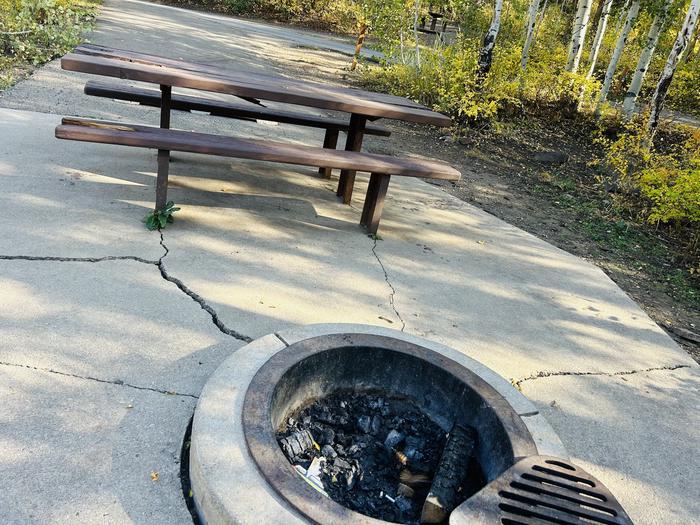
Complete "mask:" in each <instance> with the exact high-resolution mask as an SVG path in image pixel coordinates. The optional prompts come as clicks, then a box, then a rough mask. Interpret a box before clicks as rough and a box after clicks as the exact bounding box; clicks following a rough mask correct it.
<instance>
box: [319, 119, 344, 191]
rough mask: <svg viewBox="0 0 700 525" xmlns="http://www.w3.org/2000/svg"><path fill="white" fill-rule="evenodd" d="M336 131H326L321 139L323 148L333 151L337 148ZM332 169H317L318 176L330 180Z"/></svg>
mask: <svg viewBox="0 0 700 525" xmlns="http://www.w3.org/2000/svg"><path fill="white" fill-rule="evenodd" d="M338 133H339V131H338V130H337V129H327V130H326V135H325V136H324V137H323V147H324V148H327V149H335V148H336V146H338ZM332 172H333V168H318V174H319V175H321V177H323V178H324V179H330V178H331V173H332Z"/></svg>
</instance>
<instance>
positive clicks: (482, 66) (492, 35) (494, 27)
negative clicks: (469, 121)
mask: <svg viewBox="0 0 700 525" xmlns="http://www.w3.org/2000/svg"><path fill="white" fill-rule="evenodd" d="M502 11H503V0H496V4H495V5H494V9H493V19H492V20H491V26H490V27H489V30H488V31H487V32H486V35H485V36H484V42H483V44H482V46H481V51H480V52H479V71H478V73H477V77H476V82H477V87H479V86H480V85H481V83H482V82H483V81H484V79H485V78H486V75H487V74H488V72H489V71H491V64H492V63H493V48H494V47H495V46H496V37H498V31H499V30H500V28H501V12H502Z"/></svg>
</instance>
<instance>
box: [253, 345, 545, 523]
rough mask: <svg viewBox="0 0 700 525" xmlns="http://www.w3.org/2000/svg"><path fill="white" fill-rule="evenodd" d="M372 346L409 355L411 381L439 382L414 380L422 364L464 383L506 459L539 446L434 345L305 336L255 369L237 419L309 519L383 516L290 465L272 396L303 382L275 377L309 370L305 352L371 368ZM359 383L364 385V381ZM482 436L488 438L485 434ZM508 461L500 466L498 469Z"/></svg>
mask: <svg viewBox="0 0 700 525" xmlns="http://www.w3.org/2000/svg"><path fill="white" fill-rule="evenodd" d="M374 351H380V352H382V353H383V356H384V357H387V356H389V355H393V356H395V357H396V359H398V360H403V359H406V360H409V361H410V362H411V363H414V364H416V366H414V368H412V369H411V370H412V373H414V374H419V375H418V376H416V377H414V382H416V383H415V384H421V388H430V389H432V390H433V391H434V390H439V389H441V388H442V387H443V385H439V384H435V385H433V384H428V385H426V384H423V383H419V382H420V381H421V377H420V372H419V371H425V370H435V371H436V373H439V374H444V376H445V377H449V378H450V382H451V384H452V385H453V386H454V383H453V382H457V384H462V385H464V387H463V391H462V392H463V395H468V396H475V398H476V399H478V400H479V401H478V402H476V404H475V405H474V407H476V408H475V410H476V411H478V412H480V413H483V414H488V416H489V418H488V427H489V428H488V430H490V431H493V432H495V431H496V430H498V431H499V432H502V433H504V435H505V436H507V440H506V442H507V444H508V445H507V447H505V448H504V449H503V450H501V452H502V453H503V458H502V459H503V461H504V462H505V463H508V466H509V465H512V464H513V463H514V462H515V461H516V459H517V458H519V457H523V456H529V455H532V454H535V453H536V450H537V449H536V447H535V443H534V442H533V440H532V438H531V436H530V434H529V433H528V431H527V429H526V427H525V425H524V423H523V422H522V420H521V419H520V417H519V416H518V415H517V414H516V413H515V411H514V410H513V409H512V408H511V407H510V405H509V404H508V402H507V401H506V400H505V399H504V398H503V397H502V396H501V395H500V394H498V392H496V391H495V390H494V389H493V388H492V387H491V386H490V385H488V384H487V383H486V382H485V381H484V380H482V379H481V378H480V377H478V376H477V375H476V374H474V373H473V372H471V371H470V370H468V369H466V368H464V367H463V366H461V365H459V364H458V363H456V362H454V361H452V360H451V359H448V358H446V357H444V356H443V355H441V354H439V353H437V352H434V351H431V350H428V349H426V348H424V347H421V346H417V345H414V344H412V343H409V342H405V341H400V340H397V339H393V338H389V337H383V336H376V335H369V334H338V335H328V336H321V337H316V338H312V339H307V340H304V341H302V342H299V343H296V344H293V345H291V346H289V347H288V348H286V349H284V350H282V351H280V352H278V353H277V354H275V355H274V356H273V357H272V358H271V359H270V360H269V361H268V362H267V363H266V364H265V365H264V366H263V367H262V368H261V369H260V370H259V371H258V373H257V374H256V375H255V377H254V378H253V381H252V382H251V384H250V386H249V388H248V390H247V392H246V397H245V402H244V408H243V421H242V423H243V429H244V435H245V439H246V442H247V445H248V449H249V451H250V453H251V455H252V457H253V459H254V460H255V462H256V464H257V466H258V468H259V470H260V472H261V473H262V475H263V476H264V477H265V479H266V480H267V481H268V482H269V483H270V485H271V486H272V488H273V489H274V490H275V491H276V492H277V493H278V494H279V495H280V496H281V497H282V498H284V499H285V500H286V501H287V502H289V503H290V504H291V505H292V506H293V507H294V508H295V509H296V510H297V511H298V512H299V513H301V514H302V515H304V516H305V517H306V518H308V519H309V520H311V521H312V522H314V523H323V524H341V523H342V524H358V525H378V524H380V523H385V522H383V521H380V520H377V519H374V518H370V517H367V516H364V515H362V514H359V513H357V512H354V511H351V510H349V509H347V508H345V507H343V506H341V505H339V504H338V503H336V502H334V501H333V500H331V499H329V498H326V497H324V496H323V495H321V494H320V493H319V492H317V491H316V490H314V489H313V488H312V487H310V486H309V485H308V484H307V483H306V482H304V481H303V480H302V479H301V478H300V477H299V476H298V474H297V473H296V472H295V471H294V469H293V467H292V466H291V465H290V463H289V462H288V460H287V459H286V457H285V456H284V454H283V452H282V450H281V449H280V447H279V445H278V443H277V440H276V435H275V433H276V431H277V430H278V429H277V428H276V424H275V422H274V420H275V419H279V418H280V417H281V416H280V413H278V412H277V411H278V410H279V407H277V405H276V404H277V401H278V400H279V399H280V396H285V395H287V394H289V390H287V388H290V389H291V388H295V387H298V388H302V389H303V388H305V385H304V384H298V385H297V384H296V383H294V381H292V383H294V384H292V385H286V386H283V387H280V384H281V383H283V382H282V380H283V378H287V377H289V376H288V375H287V374H288V373H291V374H292V375H293V376H294V375H298V374H299V373H302V372H299V371H300V370H302V371H304V372H303V373H302V376H303V374H304V373H307V374H308V373H313V369H312V370H311V371H310V372H309V371H308V370H306V369H307V368H308V366H309V365H308V363H309V361H310V360H312V361H313V362H318V363H323V365H321V366H324V367H326V368H327V369H328V370H332V373H336V374H338V373H343V372H342V370H339V369H341V368H343V366H345V367H346V369H347V370H351V369H352V367H353V366H358V367H361V370H362V372H363V373H367V374H370V375H371V374H372V373H373V372H372V371H370V370H368V369H369V367H367V366H365V365H366V363H365V361H366V358H367V357H368V356H369V355H372V354H371V353H372V352H374ZM339 352H344V353H345V352H349V354H348V356H349V357H350V359H349V360H348V362H347V363H341V362H340V361H339V360H338V359H337V355H339V354H338V353H339ZM354 356H356V357H354ZM386 366H387V362H386V360H384V361H381V362H377V367H386ZM376 370H378V371H380V373H384V372H386V370H384V369H379V368H377V369H376ZM404 379H405V378H398V379H397V382H399V383H401V384H402V385H403V384H404ZM357 386H358V387H359V388H363V387H364V388H368V387H369V385H368V384H366V383H365V384H363V385H357ZM279 388H282V390H283V391H282V393H280V392H279V390H278V389H279ZM317 388H320V389H322V390H323V389H326V390H328V389H332V388H333V385H328V384H325V383H324V384H321V385H317ZM390 388H391V387H390V386H389V385H387V389H389V390H390ZM453 391H458V389H456V388H454V389H451V390H450V392H453ZM460 409H461V408H460V407H457V408H455V409H454V411H455V413H456V412H458V411H459V410H460ZM446 410H447V408H446ZM455 417H456V414H455ZM475 417H476V416H475ZM496 427H499V429H496ZM480 439H481V440H482V441H481V442H480V446H481V447H482V448H484V447H487V446H489V444H488V436H486V437H485V436H480ZM484 439H486V441H483V440H484ZM506 468H507V467H504V468H503V470H506ZM503 470H501V471H500V472H492V473H491V474H492V478H495V477H497V475H498V474H500V473H501V472H502V471H503ZM488 479H491V478H488Z"/></svg>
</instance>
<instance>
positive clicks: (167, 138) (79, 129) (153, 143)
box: [56, 117, 460, 181]
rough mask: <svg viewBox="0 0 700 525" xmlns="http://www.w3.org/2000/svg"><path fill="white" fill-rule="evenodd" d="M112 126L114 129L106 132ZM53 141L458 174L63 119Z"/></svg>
mask: <svg viewBox="0 0 700 525" xmlns="http://www.w3.org/2000/svg"><path fill="white" fill-rule="evenodd" d="M95 122H97V123H98V124H99V127H98V126H95V125H94V123H95ZM112 124H113V126H114V127H113V128H110V127H109V126H110V125H112ZM56 137H58V138H61V139H70V140H80V141H85V142H98V143H104V144H119V145H124V146H139V147H144V148H152V149H167V150H170V151H185V152H190V153H204V154H209V155H221V156H225V157H236V158H242V159H254V160H263V161H271V162H281V163H286V164H297V165H302V166H317V167H323V168H335V169H350V170H355V171H362V172H368V173H386V174H391V175H402V176H406V177H420V178H431V179H442V180H450V181H456V180H459V178H460V173H459V172H458V171H457V170H456V169H454V168H453V167H452V166H450V165H449V164H446V163H444V162H441V161H437V160H431V159H424V158H399V157H391V156H388V155H377V154H373V153H363V152H356V151H342V150H331V149H323V148H317V147H312V146H301V145H298V144H287V143H283V142H268V141H262V140H253V139H240V138H234V137H222V136H219V135H209V134H205V133H195V132H190V131H180V130H165V129H159V128H156V127H150V126H141V125H136V124H128V125H125V124H123V123H109V122H101V121H94V120H90V119H80V118H68V117H66V118H64V119H63V124H62V125H60V126H58V127H57V128H56Z"/></svg>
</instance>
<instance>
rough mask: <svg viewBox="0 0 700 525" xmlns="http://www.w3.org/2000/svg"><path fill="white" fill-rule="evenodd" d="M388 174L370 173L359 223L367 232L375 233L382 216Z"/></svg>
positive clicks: (387, 185) (387, 186)
mask: <svg viewBox="0 0 700 525" xmlns="http://www.w3.org/2000/svg"><path fill="white" fill-rule="evenodd" d="M390 178H391V177H390V176H389V175H384V174H381V173H372V175H371V176H370V178H369V185H368V186H367V196H366V197H365V204H364V206H363V208H362V218H361V219H360V224H361V225H362V226H364V227H365V228H366V229H367V231H368V232H369V233H374V234H376V233H377V230H378V229H379V220H380V219H381V217H382V210H383V209H384V200H385V199H386V190H387V189H388V188H389V179H390Z"/></svg>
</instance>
